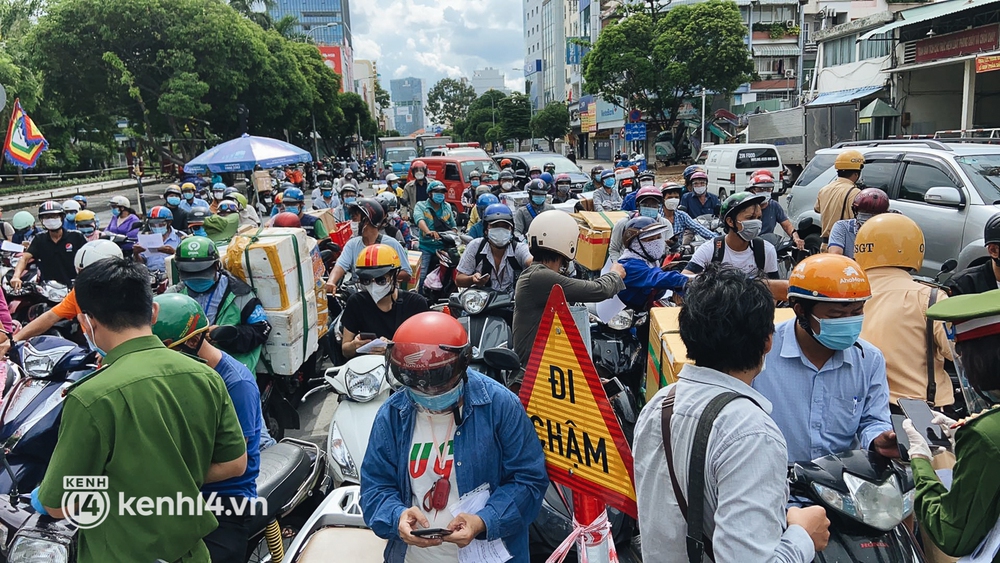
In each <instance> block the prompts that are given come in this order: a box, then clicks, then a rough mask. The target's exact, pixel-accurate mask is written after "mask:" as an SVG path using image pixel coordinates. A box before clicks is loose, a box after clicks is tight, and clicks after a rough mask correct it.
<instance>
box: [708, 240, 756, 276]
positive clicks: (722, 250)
mask: <svg viewBox="0 0 1000 563" xmlns="http://www.w3.org/2000/svg"><path fill="white" fill-rule="evenodd" d="M713 241H714V244H715V252H713V253H712V262H722V258H723V257H724V256H725V254H726V236H725V235H719V236H717V237H715V239H713ZM750 248H751V249H752V250H753V261H754V263H756V264H757V269H758V270H760V271H761V272H763V271H764V239H762V238H760V237H755V238H754V239H753V240H751V241H750Z"/></svg>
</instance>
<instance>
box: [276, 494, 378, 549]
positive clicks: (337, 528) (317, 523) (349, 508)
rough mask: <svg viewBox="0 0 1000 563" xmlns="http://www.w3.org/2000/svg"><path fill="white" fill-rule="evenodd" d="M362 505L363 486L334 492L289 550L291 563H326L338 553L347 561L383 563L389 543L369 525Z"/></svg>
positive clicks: (310, 518)
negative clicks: (384, 553) (362, 511)
mask: <svg viewBox="0 0 1000 563" xmlns="http://www.w3.org/2000/svg"><path fill="white" fill-rule="evenodd" d="M360 502H361V487H360V486H357V485H349V486H345V487H340V488H337V489H334V490H333V491H332V492H331V493H330V495H329V496H327V497H326V500H324V501H323V504H321V505H320V506H319V508H317V509H316V511H315V512H313V513H312V516H310V517H309V519H308V520H306V523H305V525H304V526H303V527H302V530H301V531H300V532H299V534H298V535H297V536H295V539H294V540H293V541H292V543H291V545H289V546H288V552H287V555H288V557H287V560H288V561H289V562H290V563H319V562H324V563H325V562H327V561H330V558H331V554H333V553H336V554H337V559H339V560H343V561H351V562H352V563H381V562H382V561H383V552H384V551H385V546H386V540H384V539H382V538H380V537H378V536H376V535H375V532H373V531H372V530H371V528H369V527H368V526H367V525H365V519H364V516H363V515H362V513H361V505H360Z"/></svg>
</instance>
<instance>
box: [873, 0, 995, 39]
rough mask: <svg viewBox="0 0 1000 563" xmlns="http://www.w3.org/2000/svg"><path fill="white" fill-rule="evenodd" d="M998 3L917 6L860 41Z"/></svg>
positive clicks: (950, 0) (952, 1) (975, 0)
mask: <svg viewBox="0 0 1000 563" xmlns="http://www.w3.org/2000/svg"><path fill="white" fill-rule="evenodd" d="M997 2H1000V0H945V1H944V2H934V3H933V4H927V5H924V6H917V7H916V8H910V9H909V10H901V11H899V12H896V18H897V19H896V21H894V22H891V23H887V24H885V25H883V26H882V27H876V28H875V29H873V30H871V31H868V32H866V33H864V34H862V35H861V36H860V37H858V41H863V40H865V39H868V38H870V37H871V36H873V35H878V34H880V33H886V32H888V31H892V30H894V29H898V28H900V27H903V26H904V25H910V24H914V23H920V22H924V21H928V20H932V19H934V18H939V17H942V16H953V15H955V14H956V13H957V12H961V11H964V10H969V9H971V8H978V7H980V6H985V5H987V4H995V3H997Z"/></svg>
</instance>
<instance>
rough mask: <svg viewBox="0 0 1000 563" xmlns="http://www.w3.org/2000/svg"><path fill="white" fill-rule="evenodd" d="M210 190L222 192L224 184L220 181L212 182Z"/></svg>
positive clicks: (224, 189)
mask: <svg viewBox="0 0 1000 563" xmlns="http://www.w3.org/2000/svg"><path fill="white" fill-rule="evenodd" d="M212 191H213V192H224V191H226V185H225V184H223V183H222V182H216V183H214V184H212Z"/></svg>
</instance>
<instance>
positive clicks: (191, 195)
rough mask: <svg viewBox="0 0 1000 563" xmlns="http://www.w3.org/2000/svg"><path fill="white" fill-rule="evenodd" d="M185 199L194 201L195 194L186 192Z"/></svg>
mask: <svg viewBox="0 0 1000 563" xmlns="http://www.w3.org/2000/svg"><path fill="white" fill-rule="evenodd" d="M184 199H186V200H188V201H191V200H192V199H194V192H184Z"/></svg>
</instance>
